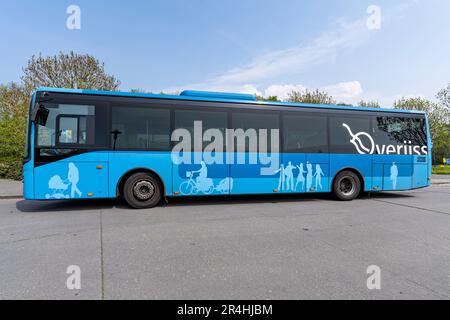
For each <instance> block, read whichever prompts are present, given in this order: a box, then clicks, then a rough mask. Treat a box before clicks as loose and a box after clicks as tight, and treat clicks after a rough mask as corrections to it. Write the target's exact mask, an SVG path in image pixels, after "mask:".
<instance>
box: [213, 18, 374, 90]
mask: <svg viewBox="0 0 450 320" xmlns="http://www.w3.org/2000/svg"><path fill="white" fill-rule="evenodd" d="M365 21H366V20H365V19H360V20H356V21H354V22H351V23H347V22H345V21H344V20H342V19H341V20H340V21H339V22H338V25H337V27H336V28H333V29H332V30H329V31H326V32H324V33H322V34H321V35H320V36H319V37H318V38H316V39H315V40H313V41H311V42H310V43H309V44H306V45H299V46H296V47H292V48H288V49H283V50H278V51H273V52H269V53H267V54H264V55H261V56H258V57H256V58H254V59H253V61H252V62H250V63H249V64H247V65H244V66H241V67H237V68H233V69H231V70H228V71H226V72H225V73H223V74H221V75H219V76H217V77H214V78H212V79H210V80H209V81H208V82H209V83H211V84H220V83H222V84H238V83H253V82H259V81H263V80H267V79H270V78H273V77H275V76H279V75H287V74H298V73H300V72H302V71H304V70H305V69H306V68H310V67H312V66H314V65H317V64H321V63H324V62H329V61H333V60H334V59H335V58H336V56H337V54H338V51H340V50H342V49H347V48H355V47H358V46H359V45H361V44H362V43H364V42H365V41H366V40H367V39H369V37H370V34H371V31H370V30H368V29H367V27H366V23H365Z"/></svg>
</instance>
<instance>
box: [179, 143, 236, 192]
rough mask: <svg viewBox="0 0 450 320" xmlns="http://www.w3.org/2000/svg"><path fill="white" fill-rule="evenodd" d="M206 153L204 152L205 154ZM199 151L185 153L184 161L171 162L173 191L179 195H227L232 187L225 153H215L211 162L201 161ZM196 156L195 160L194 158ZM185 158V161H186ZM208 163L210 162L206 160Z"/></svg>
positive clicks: (201, 156)
mask: <svg viewBox="0 0 450 320" xmlns="http://www.w3.org/2000/svg"><path fill="white" fill-rule="evenodd" d="M205 155H206V154H205ZM203 156H204V155H202V153H201V152H195V153H186V159H185V161H181V160H180V159H179V158H175V159H174V160H175V162H174V163H173V192H174V194H176V195H180V196H202V195H227V194H229V193H230V189H233V179H231V178H230V166H229V165H228V164H226V161H225V160H226V159H225V157H226V154H225V153H217V154H215V155H214V156H213V157H214V159H217V160H216V162H215V163H213V164H206V163H203V164H202V163H201V159H203ZM196 157H197V160H196V159H195V158H196ZM186 160H187V161H186ZM207 162H208V163H211V162H212V158H211V161H207Z"/></svg>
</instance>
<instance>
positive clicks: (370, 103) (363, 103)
mask: <svg viewBox="0 0 450 320" xmlns="http://www.w3.org/2000/svg"><path fill="white" fill-rule="evenodd" d="M358 106H359V107H365V108H381V106H380V104H379V103H378V101H364V100H361V101H360V102H359V103H358Z"/></svg>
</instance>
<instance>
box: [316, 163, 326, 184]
mask: <svg viewBox="0 0 450 320" xmlns="http://www.w3.org/2000/svg"><path fill="white" fill-rule="evenodd" d="M314 176H315V177H316V189H317V190H319V187H320V190H321V189H322V177H324V176H325V174H324V173H323V171H322V168H321V167H320V164H316V173H315V174H314Z"/></svg>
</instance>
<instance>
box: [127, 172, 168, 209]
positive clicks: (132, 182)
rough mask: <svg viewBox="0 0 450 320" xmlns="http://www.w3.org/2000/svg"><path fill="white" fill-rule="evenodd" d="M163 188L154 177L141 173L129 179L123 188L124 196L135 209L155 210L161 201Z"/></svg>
mask: <svg viewBox="0 0 450 320" xmlns="http://www.w3.org/2000/svg"><path fill="white" fill-rule="evenodd" d="M162 194H163V190H162V186H161V184H160V182H159V180H158V179H157V178H155V177H154V176H153V175H151V174H148V173H144V172H139V173H135V174H133V175H132V176H131V177H129V178H128V179H127V181H126V182H125V185H124V187H123V196H124V198H125V201H126V202H127V203H128V205H129V206H130V207H132V208H134V209H145V208H153V207H155V206H156V205H158V203H159V202H160V201H161V198H162Z"/></svg>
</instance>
